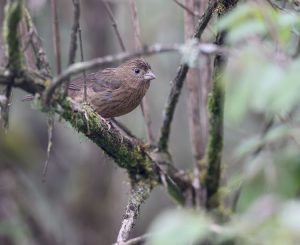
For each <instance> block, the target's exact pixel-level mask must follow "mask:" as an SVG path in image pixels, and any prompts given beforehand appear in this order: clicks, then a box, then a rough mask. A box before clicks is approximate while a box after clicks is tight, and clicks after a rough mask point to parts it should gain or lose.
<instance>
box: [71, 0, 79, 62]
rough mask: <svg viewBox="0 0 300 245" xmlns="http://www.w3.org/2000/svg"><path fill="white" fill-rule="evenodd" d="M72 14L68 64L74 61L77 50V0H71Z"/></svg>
mask: <svg viewBox="0 0 300 245" xmlns="http://www.w3.org/2000/svg"><path fill="white" fill-rule="evenodd" d="M73 6H74V16H73V26H72V31H71V40H70V49H69V65H72V64H74V63H75V58H76V51H77V32H78V30H79V21H80V3H79V0H73Z"/></svg>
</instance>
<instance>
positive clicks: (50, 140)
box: [42, 115, 54, 182]
mask: <svg viewBox="0 0 300 245" xmlns="http://www.w3.org/2000/svg"><path fill="white" fill-rule="evenodd" d="M53 126H54V118H53V115H48V146H47V155H46V160H45V163H44V168H43V179H42V181H43V182H45V181H46V175H47V170H48V163H49V159H50V155H51V149H52V145H53Z"/></svg>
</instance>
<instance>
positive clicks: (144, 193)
mask: <svg viewBox="0 0 300 245" xmlns="http://www.w3.org/2000/svg"><path fill="white" fill-rule="evenodd" d="M150 192H151V188H150V186H149V185H148V184H147V183H143V182H139V183H136V184H135V185H134V186H133V187H132V189H131V192H130V196H129V200H128V204H127V207H126V212H125V215H124V218H123V221H122V225H121V228H120V231H119V234H118V238H117V244H123V243H124V242H126V241H127V240H128V237H129V234H130V232H131V230H132V228H133V226H134V223H135V220H136V218H137V216H138V214H139V210H140V206H141V205H142V204H143V203H144V201H145V200H146V199H147V198H148V197H149V195H150Z"/></svg>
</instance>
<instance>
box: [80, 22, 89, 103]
mask: <svg viewBox="0 0 300 245" xmlns="http://www.w3.org/2000/svg"><path fill="white" fill-rule="evenodd" d="M78 37H79V47H80V61H81V62H84V53H83V44H82V36H81V28H80V26H79V29H78ZM82 75H83V82H84V87H83V99H84V101H85V102H87V80H86V72H85V70H83V71H82Z"/></svg>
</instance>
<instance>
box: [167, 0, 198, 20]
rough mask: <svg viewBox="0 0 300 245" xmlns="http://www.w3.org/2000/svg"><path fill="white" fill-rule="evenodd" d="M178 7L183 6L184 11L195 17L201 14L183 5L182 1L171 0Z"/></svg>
mask: <svg viewBox="0 0 300 245" xmlns="http://www.w3.org/2000/svg"><path fill="white" fill-rule="evenodd" d="M173 1H174V2H175V3H176V4H177V5H178V6H179V7H181V8H183V9H184V10H185V11H186V12H188V13H189V14H190V15H193V16H195V17H198V18H200V17H201V16H200V15H199V13H197V12H195V11H193V10H192V9H193V8H190V7H187V4H186V5H184V4H183V3H181V2H179V1H178V0H173Z"/></svg>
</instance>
